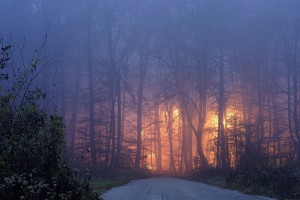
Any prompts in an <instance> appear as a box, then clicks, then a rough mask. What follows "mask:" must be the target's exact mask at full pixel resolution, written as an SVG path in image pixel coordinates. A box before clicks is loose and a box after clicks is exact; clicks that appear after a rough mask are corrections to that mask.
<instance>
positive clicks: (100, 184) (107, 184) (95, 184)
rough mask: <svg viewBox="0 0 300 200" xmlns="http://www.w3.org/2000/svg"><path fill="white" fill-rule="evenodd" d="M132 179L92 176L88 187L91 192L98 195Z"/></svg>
mask: <svg viewBox="0 0 300 200" xmlns="http://www.w3.org/2000/svg"><path fill="white" fill-rule="evenodd" d="M131 180H133V179H132V178H130V177H117V178H102V177H100V178H93V179H92V180H91V182H90V187H91V189H92V190H93V192H95V193H97V194H98V195H99V196H100V195H102V194H103V193H104V192H106V191H108V190H110V189H112V188H114V187H119V186H123V185H125V184H127V183H128V182H130V181H131Z"/></svg>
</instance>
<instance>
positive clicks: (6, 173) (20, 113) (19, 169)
mask: <svg viewBox="0 0 300 200" xmlns="http://www.w3.org/2000/svg"><path fill="white" fill-rule="evenodd" d="M10 48H11V46H9V45H8V46H6V47H3V48H1V50H2V53H1V54H0V66H1V68H0V74H1V76H0V81H6V79H8V77H9V74H6V73H2V71H1V70H4V69H6V68H7V67H9V66H8V63H7V61H8V60H9V49H10ZM1 55H2V58H5V59H2V58H1ZM39 62H40V59H38V58H37V59H33V60H32V63H31V64H30V65H29V68H28V70H25V73H23V74H18V75H16V77H17V78H16V80H15V82H13V84H12V85H11V86H10V87H9V88H7V89H6V90H4V89H3V88H0V199H1V200H15V199H30V200H39V199H49V200H50V199H55V200H69V199H70V200H71V199H72V200H94V199H95V200H96V199H99V198H98V197H97V195H96V194H94V193H93V192H92V191H91V189H90V187H89V180H90V178H89V176H86V177H85V178H81V177H80V176H78V175H77V174H76V173H74V172H73V171H71V170H70V168H69V167H68V166H67V165H65V164H64V162H63V161H62V157H61V155H62V150H63V147H64V124H63V121H62V118H61V117H60V116H58V115H55V114H54V115H51V114H48V113H46V112H44V111H43V110H41V109H40V108H39V107H38V106H37V103H38V102H39V101H42V100H43V99H44V98H45V97H46V94H45V93H43V92H42V90H41V89H40V88H38V87H33V86H32V85H31V83H32V80H33V79H32V77H35V76H34V73H35V71H36V69H37V65H38V63H39Z"/></svg>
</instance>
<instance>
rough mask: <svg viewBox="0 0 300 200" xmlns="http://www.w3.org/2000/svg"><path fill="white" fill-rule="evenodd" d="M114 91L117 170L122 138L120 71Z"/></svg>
mask: <svg viewBox="0 0 300 200" xmlns="http://www.w3.org/2000/svg"><path fill="white" fill-rule="evenodd" d="M116 90H117V91H116V92H117V99H118V123H117V130H118V132H117V156H116V165H115V168H116V169H117V170H118V169H119V167H120V166H119V165H120V154H121V150H122V146H121V138H122V129H121V125H122V121H121V120H122V111H121V109H122V102H121V77H120V72H118V79H117V87H116Z"/></svg>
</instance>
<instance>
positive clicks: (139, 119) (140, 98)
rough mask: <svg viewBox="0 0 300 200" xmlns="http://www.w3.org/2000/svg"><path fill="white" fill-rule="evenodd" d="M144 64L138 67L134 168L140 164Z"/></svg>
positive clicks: (137, 167)
mask: <svg viewBox="0 0 300 200" xmlns="http://www.w3.org/2000/svg"><path fill="white" fill-rule="evenodd" d="M144 67H145V66H141V67H140V75H139V86H138V107H137V151H136V159H135V168H136V169H139V168H140V164H141V150H142V115H143V98H144V95H143V93H144V81H145V76H146V69H144Z"/></svg>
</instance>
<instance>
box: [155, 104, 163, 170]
mask: <svg viewBox="0 0 300 200" xmlns="http://www.w3.org/2000/svg"><path fill="white" fill-rule="evenodd" d="M159 114H160V113H159V104H157V108H156V109H155V136H156V137H155V143H156V144H157V154H155V158H156V165H157V171H161V170H162V162H161V136H160V117H159Z"/></svg>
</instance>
